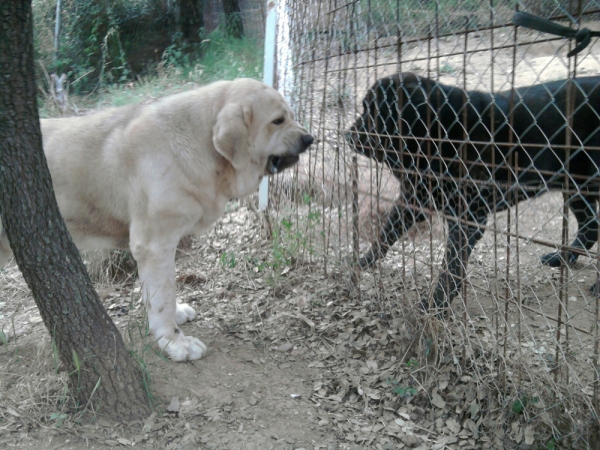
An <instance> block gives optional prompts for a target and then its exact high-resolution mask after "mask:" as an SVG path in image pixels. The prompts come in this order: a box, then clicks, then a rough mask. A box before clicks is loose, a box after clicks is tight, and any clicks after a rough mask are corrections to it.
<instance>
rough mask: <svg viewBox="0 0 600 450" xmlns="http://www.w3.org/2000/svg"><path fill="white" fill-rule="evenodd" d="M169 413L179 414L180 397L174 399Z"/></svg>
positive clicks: (168, 409)
mask: <svg viewBox="0 0 600 450" xmlns="http://www.w3.org/2000/svg"><path fill="white" fill-rule="evenodd" d="M167 411H169V412H179V397H173V398H172V399H171V403H169V406H167Z"/></svg>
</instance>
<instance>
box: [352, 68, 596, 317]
mask: <svg viewBox="0 0 600 450" xmlns="http://www.w3.org/2000/svg"><path fill="white" fill-rule="evenodd" d="M363 104H364V112H363V114H362V116H361V117H359V118H358V119H357V120H356V122H355V123H354V125H353V126H352V127H351V128H350V130H349V131H348V133H347V139H348V140H349V141H350V143H351V144H352V145H353V147H354V149H355V150H356V151H357V152H359V153H361V154H363V155H366V156H369V157H371V158H373V159H375V160H377V161H379V162H382V163H384V164H387V165H388V166H389V167H390V168H391V169H392V171H393V172H394V175H395V176H396V177H397V178H398V180H399V181H400V183H401V186H402V187H401V194H400V198H399V199H398V200H397V201H396V204H395V206H394V208H392V211H391V213H390V214H389V217H388V218H387V221H386V223H385V225H384V227H383V229H382V230H381V234H380V236H379V239H378V240H377V241H375V242H374V243H373V245H372V247H371V249H370V250H369V251H368V252H367V253H366V254H365V255H364V256H363V257H362V258H361V259H360V266H361V267H363V268H365V267H368V266H370V265H371V264H373V263H374V262H375V261H376V260H377V259H378V258H380V257H382V256H384V255H385V254H386V253H387V251H388V250H389V248H390V247H391V246H392V245H393V244H394V242H396V240H398V238H399V237H401V236H402V234H403V233H404V232H405V231H407V230H408V229H409V228H410V227H411V226H412V225H414V224H415V223H417V222H421V221H423V220H425V219H426V214H425V213H426V212H427V211H428V210H429V211H431V210H434V209H435V210H438V211H442V212H443V213H444V215H445V217H446V219H447V221H448V242H447V247H446V255H445V261H444V269H443V272H442V273H441V275H440V277H439V279H438V283H437V287H436V289H435V291H434V292H433V296H432V300H433V303H434V305H435V306H436V307H439V308H445V307H447V306H448V305H449V304H450V302H451V301H452V299H453V298H454V297H455V296H456V294H457V293H458V292H459V290H460V288H461V285H462V280H463V278H464V273H465V266H466V262H467V260H468V258H469V255H470V253H471V251H472V250H473V247H474V246H475V244H476V242H477V241H478V240H479V239H480V238H481V237H482V235H483V230H484V229H483V226H485V224H486V222H487V218H488V216H489V214H490V213H491V212H492V211H493V210H494V209H495V210H497V211H500V210H503V209H506V208H509V207H511V206H512V205H514V204H516V203H517V202H519V201H521V200H523V199H526V198H531V197H534V196H537V195H539V194H541V193H543V192H546V191H548V190H549V189H567V190H568V191H569V192H570V193H571V194H570V196H569V198H568V200H567V201H568V206H569V207H570V209H571V210H572V211H573V213H574V214H575V217H576V218H577V222H578V226H579V229H578V232H577V236H576V238H575V240H574V241H573V243H572V244H571V247H570V248H569V249H567V250H565V251H564V252H556V253H550V254H548V255H545V256H543V257H542V262H543V263H544V264H547V265H549V266H553V267H557V266H560V265H561V264H562V263H563V255H564V256H565V258H566V263H568V264H571V263H574V262H575V261H576V260H577V257H578V256H579V254H580V253H582V250H583V249H587V250H589V249H590V248H591V247H592V246H593V245H594V244H595V243H596V241H597V240H598V219H597V216H596V206H597V203H598V183H597V182H598V175H599V166H600V153H599V150H597V149H595V150H593V149H590V147H599V146H600V77H585V78H577V79H574V80H571V81H569V80H562V81H555V82H552V83H547V84H539V85H534V86H529V87H524V88H519V89H515V90H511V91H504V92H499V93H496V94H495V95H492V94H489V93H484V92H478V91H464V90H463V89H460V88H457V87H453V86H445V85H443V84H440V83H438V82H436V81H434V80H431V79H429V78H424V77H419V76H417V75H414V74H412V73H404V74H396V75H393V76H390V77H386V78H382V79H380V80H378V81H377V82H376V83H375V84H374V85H373V86H372V87H371V88H370V90H369V92H368V93H367V95H366V97H365V98H364V100H363ZM568 104H569V105H571V107H570V108H569V109H568V108H567V105H568ZM568 110H569V111H571V113H570V115H571V117H572V120H571V121H569V119H568V116H567V111H568ZM569 123H570V125H571V126H569ZM568 129H570V130H572V131H567V130H568ZM568 139H570V143H571V147H570V150H567V149H566V146H565V144H566V143H567V140H568ZM578 249H580V250H578ZM422 306H423V307H424V308H425V309H428V308H429V301H428V300H423V301H422Z"/></svg>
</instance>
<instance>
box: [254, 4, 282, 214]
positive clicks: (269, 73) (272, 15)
mask: <svg viewBox="0 0 600 450" xmlns="http://www.w3.org/2000/svg"><path fill="white" fill-rule="evenodd" d="M276 43H277V0H270V1H269V2H268V3H267V24H266V27H265V63H264V66H263V73H264V75H263V80H264V82H265V84H268V85H269V86H273V82H274V81H275V51H276ZM268 204H269V178H268V177H264V178H263V179H262V182H261V183H260V187H259V188H258V209H259V210H260V211H264V210H265V209H267V205H268Z"/></svg>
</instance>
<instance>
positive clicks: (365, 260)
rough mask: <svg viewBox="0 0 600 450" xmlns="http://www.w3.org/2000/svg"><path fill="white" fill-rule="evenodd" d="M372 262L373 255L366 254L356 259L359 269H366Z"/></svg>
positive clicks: (373, 261)
mask: <svg viewBox="0 0 600 450" xmlns="http://www.w3.org/2000/svg"><path fill="white" fill-rule="evenodd" d="M374 263H375V260H374V259H373V257H372V256H371V255H369V254H367V255H365V256H363V257H362V258H360V259H359V260H358V267H360V268H361V269H368V268H369V267H372V266H373V264H374Z"/></svg>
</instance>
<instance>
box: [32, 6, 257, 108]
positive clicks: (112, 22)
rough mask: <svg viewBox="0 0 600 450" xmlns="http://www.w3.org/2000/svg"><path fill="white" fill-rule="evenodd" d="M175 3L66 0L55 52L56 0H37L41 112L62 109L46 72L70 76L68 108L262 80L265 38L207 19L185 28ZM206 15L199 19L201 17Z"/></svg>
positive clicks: (91, 106)
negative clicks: (206, 23)
mask: <svg viewBox="0 0 600 450" xmlns="http://www.w3.org/2000/svg"><path fill="white" fill-rule="evenodd" d="M172 7H173V2H167V1H160V0H159V1H156V0H136V1H132V0H109V1H106V2H99V1H97V0H63V1H62V13H61V33H60V46H59V52H58V54H57V55H55V53H54V26H55V19H56V2H55V1H50V0H41V1H36V2H35V3H34V5H33V12H34V38H35V53H36V61H38V63H39V64H38V67H37V70H38V73H37V79H38V81H39V84H40V89H41V92H42V93H43V94H45V95H44V96H43V98H41V100H40V110H41V114H42V117H44V116H46V117H47V116H55V115H58V113H59V111H58V107H57V104H56V99H55V98H53V96H52V94H51V90H52V88H51V86H50V84H51V81H50V76H49V74H52V73H58V74H60V73H63V72H64V73H66V74H67V76H68V92H69V94H70V98H69V103H70V105H71V107H73V108H75V109H77V108H79V109H81V108H96V107H104V106H121V105H125V104H130V103H135V102H138V101H143V100H147V99H149V98H157V97H162V96H164V95H167V94H170V93H174V92H177V91H181V90H185V89H189V88H190V87H192V86H193V85H195V84H206V83H209V82H211V81H214V80H221V79H234V78H240V77H250V78H257V79H261V78H262V67H263V43H262V40H261V39H256V38H252V37H242V38H241V39H236V38H233V37H231V35H230V34H229V33H227V32H226V30H225V27H224V26H219V27H217V29H216V30H215V31H213V32H212V33H210V34H207V33H206V32H205V28H204V27H203V26H202V24H201V25H200V26H199V27H196V28H194V30H195V31H194V32H193V33H190V32H189V30H188V32H187V34H184V32H182V31H181V30H182V29H183V27H182V26H181V24H178V23H177V20H179V21H180V22H181V21H182V20H183V19H178V16H177V15H176V14H175V13H174V12H173V11H172ZM200 20H201V19H200Z"/></svg>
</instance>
